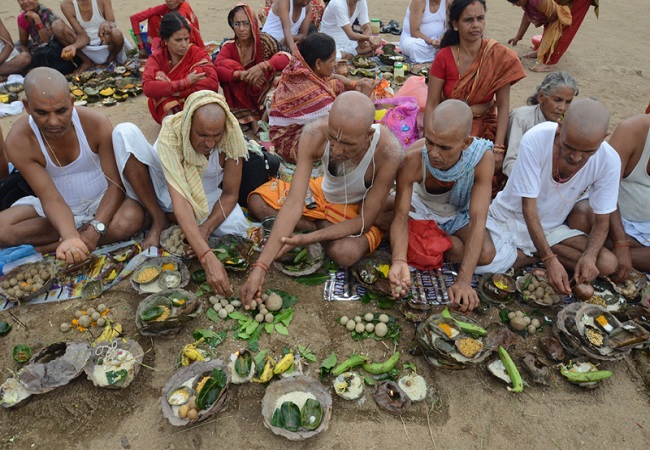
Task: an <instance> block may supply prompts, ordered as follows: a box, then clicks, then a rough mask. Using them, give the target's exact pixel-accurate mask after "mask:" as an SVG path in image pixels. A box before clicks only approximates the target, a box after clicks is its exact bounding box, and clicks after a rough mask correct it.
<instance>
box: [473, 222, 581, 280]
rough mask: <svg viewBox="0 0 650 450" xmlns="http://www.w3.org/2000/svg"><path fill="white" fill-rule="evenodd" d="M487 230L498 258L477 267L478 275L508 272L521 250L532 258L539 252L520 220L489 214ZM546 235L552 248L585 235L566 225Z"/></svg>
mask: <svg viewBox="0 0 650 450" xmlns="http://www.w3.org/2000/svg"><path fill="white" fill-rule="evenodd" d="M486 228H487V231H488V232H489V233H490V237H491V238H492V242H493V243H494V248H495V250H496V256H495V257H494V259H493V260H492V262H491V263H490V264H488V265H486V266H477V267H476V269H475V270H474V272H475V273H477V274H483V273H503V272H506V271H507V270H509V269H510V268H511V267H512V266H513V264H514V263H515V260H516V259H517V250H521V251H522V252H524V254H525V255H527V256H532V255H533V253H535V252H536V251H537V249H536V248H535V244H534V243H533V241H532V239H531V238H530V234H529V233H528V227H527V226H526V223H525V222H520V221H518V220H509V221H507V222H502V221H500V220H496V219H495V218H494V217H493V216H492V215H491V214H488V217H487V224H486ZM544 235H545V236H546V242H548V245H549V246H550V247H552V246H554V245H556V244H559V243H560V242H562V241H565V240H567V239H569V238H572V237H575V236H584V235H585V233H583V232H582V231H580V230H574V229H572V228H569V227H568V226H566V225H560V226H559V227H556V228H553V229H552V230H548V231H544Z"/></svg>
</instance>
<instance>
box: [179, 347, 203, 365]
mask: <svg viewBox="0 0 650 450" xmlns="http://www.w3.org/2000/svg"><path fill="white" fill-rule="evenodd" d="M194 361H205V358H204V357H203V355H202V354H201V353H200V352H199V351H198V350H197V349H196V347H195V344H187V345H186V346H185V347H184V348H183V357H182V362H181V364H182V365H183V366H189V365H190V364H192V363H193V362H194Z"/></svg>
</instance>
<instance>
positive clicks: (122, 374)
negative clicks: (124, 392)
mask: <svg viewBox="0 0 650 450" xmlns="http://www.w3.org/2000/svg"><path fill="white" fill-rule="evenodd" d="M128 376H129V372H127V371H126V370H125V369H121V370H117V371H113V370H109V371H108V372H106V381H108V384H111V385H114V384H117V383H119V382H120V381H122V380H125V379H126V378H127V377H128Z"/></svg>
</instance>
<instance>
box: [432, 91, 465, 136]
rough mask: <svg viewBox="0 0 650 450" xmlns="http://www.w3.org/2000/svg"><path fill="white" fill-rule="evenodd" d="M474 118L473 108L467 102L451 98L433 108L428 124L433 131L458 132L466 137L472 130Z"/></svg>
mask: <svg viewBox="0 0 650 450" xmlns="http://www.w3.org/2000/svg"><path fill="white" fill-rule="evenodd" d="M473 118H474V117H473V114H472V109H471V108H470V107H469V106H468V105H467V103H465V102H463V101H460V100H455V99H450V100H445V101H444V102H442V103H440V104H439V105H438V106H437V107H436V109H434V110H433V113H432V114H431V117H430V119H429V124H428V125H429V127H431V130H432V131H436V132H441V131H446V132H450V133H452V132H453V133H454V134H455V133H456V132H458V133H460V134H461V135H462V137H463V138H464V137H467V136H469V135H470V133H471V132H472V120H473Z"/></svg>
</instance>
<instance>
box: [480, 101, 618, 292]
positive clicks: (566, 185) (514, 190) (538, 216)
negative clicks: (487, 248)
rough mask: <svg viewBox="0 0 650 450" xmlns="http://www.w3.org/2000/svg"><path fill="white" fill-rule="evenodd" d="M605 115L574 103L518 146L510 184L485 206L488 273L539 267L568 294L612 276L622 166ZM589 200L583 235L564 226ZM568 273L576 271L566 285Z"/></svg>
mask: <svg viewBox="0 0 650 450" xmlns="http://www.w3.org/2000/svg"><path fill="white" fill-rule="evenodd" d="M608 126H609V112H608V111H607V108H606V107H605V105H603V104H602V103H600V102H598V101H596V100H592V99H583V100H578V101H576V102H574V103H573V104H572V105H571V108H570V109H569V110H568V112H567V113H566V115H565V116H564V120H563V121H562V123H561V124H557V123H554V122H545V123H542V124H539V125H537V126H535V127H533V128H532V129H530V130H529V131H528V132H527V133H526V134H525V135H524V136H523V138H522V140H521V146H520V150H519V156H518V158H517V161H516V162H515V166H514V169H513V171H512V175H511V177H510V178H509V179H508V182H507V183H506V186H505V188H504V190H503V191H502V192H500V193H499V194H498V195H497V197H496V198H495V199H494V201H493V202H492V205H491V206H490V210H489V214H488V221H487V228H488V230H489V231H490V235H491V237H492V241H493V242H494V246H495V248H496V252H497V253H496V256H495V258H494V260H493V261H492V263H491V264H490V265H489V266H488V267H484V268H482V269H485V270H486V271H491V272H504V271H506V270H508V269H509V268H510V267H512V266H514V267H522V266H524V265H528V264H532V263H534V262H537V261H540V260H541V261H542V262H543V263H544V266H545V267H546V270H547V272H548V277H549V282H550V284H551V285H552V287H553V288H554V289H555V290H556V291H557V292H560V293H563V294H570V293H571V285H572V284H573V282H575V283H577V284H580V283H585V282H589V281H591V280H593V279H594V278H596V277H597V276H598V275H599V274H600V275H609V274H612V273H613V272H614V271H615V270H616V267H617V261H616V257H615V256H614V255H613V254H612V253H611V252H610V251H609V250H607V249H606V248H603V244H604V242H605V239H606V238H607V233H608V229H609V217H610V214H611V213H612V212H614V211H615V210H616V201H617V198H618V186H619V183H618V180H619V176H620V170H621V159H620V158H619V156H618V154H617V153H616V151H614V149H613V148H612V147H611V146H610V145H609V144H608V143H607V142H605V137H606V136H607V128H608ZM586 193H588V194H589V205H590V206H591V208H592V210H593V212H594V221H593V226H592V227H591V229H590V230H588V231H589V233H588V234H585V233H583V232H582V231H579V230H576V229H572V228H570V227H569V226H567V225H566V224H565V221H566V219H567V216H568V215H569V213H570V212H571V210H572V209H573V208H574V206H575V205H576V203H577V202H578V200H579V199H580V198H581V197H583V196H584V195H585V194H586ZM567 270H569V271H573V272H574V275H573V279H572V280H571V281H570V280H569V277H568V274H567Z"/></svg>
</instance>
